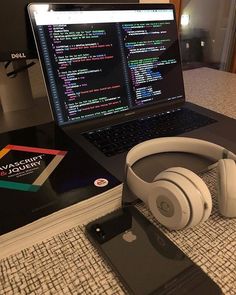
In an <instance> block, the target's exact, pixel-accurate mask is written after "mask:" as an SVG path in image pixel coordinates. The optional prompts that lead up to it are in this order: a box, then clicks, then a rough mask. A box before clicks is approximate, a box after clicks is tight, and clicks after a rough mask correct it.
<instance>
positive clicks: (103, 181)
mask: <svg viewBox="0 0 236 295" xmlns="http://www.w3.org/2000/svg"><path fill="white" fill-rule="evenodd" d="M94 185H95V186H97V187H104V186H106V185H108V180H107V179H106V178H98V179H96V180H95V181H94Z"/></svg>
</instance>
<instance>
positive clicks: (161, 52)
mask: <svg viewBox="0 0 236 295" xmlns="http://www.w3.org/2000/svg"><path fill="white" fill-rule="evenodd" d="M29 11H30V15H31V20H32V24H33V28H34V34H35V37H36V41H37V47H38V51H39V55H40V58H41V63H42V66H43V71H44V78H45V81H46V85H47V90H48V94H49V97H50V102H51V107H52V111H53V114H54V118H55V120H56V121H57V123H58V124H59V125H67V124H70V123H75V122H84V121H87V120H95V119H102V118H108V116H112V115H113V116H115V115H120V116H125V115H127V114H129V113H135V112H138V111H139V110H142V109H146V108H149V109H150V108H153V107H155V106H159V105H163V103H171V104H173V102H174V101H179V100H183V99H184V88H183V80H182V79H183V78H182V70H181V61H180V52H179V44H178V38H177V29H176V21H175V14H174V10H173V6H172V5H168V4H167V5H160V4H155V5H153V4H152V5H137V4H136V5H132V4H130V5H123V4H122V5H85V4H84V5H70V4H69V5H66V4H53V5H47V4H34V5H30V7H29Z"/></svg>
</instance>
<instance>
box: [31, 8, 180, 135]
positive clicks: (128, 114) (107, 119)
mask: <svg viewBox="0 0 236 295" xmlns="http://www.w3.org/2000/svg"><path fill="white" fill-rule="evenodd" d="M45 4H48V5H49V9H52V10H55V11H73V10H74V11H76V10H85V11H86V10H89V11H96V10H97V11H98V10H135V9H139V10H140V9H143V10H148V9H172V10H173V12H174V22H175V23H176V13H175V9H174V5H173V4H171V3H168V4H166V3H164V4H163V3H161V4H159V3H158V4H131V3H129V4H124V3H120V4H94V3H91V4H72V3H70V4H68V3H57V4H51V3H41V4H40V3H31V4H29V5H28V12H29V16H30V20H31V26H32V29H33V34H34V38H35V40H36V48H37V51H38V55H39V60H40V65H41V69H42V72H43V78H44V83H45V86H46V91H47V95H48V98H49V105H50V108H51V112H52V116H53V118H54V120H55V122H56V123H57V124H58V125H59V126H61V127H69V126H70V127H71V126H72V127H73V126H76V127H78V126H79V128H80V130H81V131H86V130H91V128H94V126H96V128H101V127H104V126H107V125H111V124H117V123H120V122H123V121H127V118H128V119H129V120H132V119H134V118H137V117H139V116H142V115H143V116H145V115H147V116H148V115H153V114H156V113H160V112H163V111H168V110H171V109H174V108H179V107H181V106H182V105H183V104H184V102H185V92H184V84H183V74H182V71H181V80H182V86H183V87H182V88H183V97H182V98H179V99H176V100H174V101H165V102H161V103H158V104H152V105H149V106H144V107H142V108H141V109H135V110H128V111H124V112H121V113H119V114H112V115H108V116H104V117H100V118H94V119H89V120H88V121H76V120H75V122H69V123H65V124H60V123H59V122H58V120H57V115H56V110H55V106H54V102H53V98H52V93H51V90H50V85H49V84H48V82H47V80H48V79H47V78H46V77H45V76H47V71H46V66H45V63H44V59H43V54H42V51H41V49H40V48H39V47H38V45H37V44H38V43H39V36H38V32H37V25H36V21H35V17H34V11H35V10H34V6H39V5H45ZM176 35H177V36H178V31H177V25H176ZM178 43H179V42H178ZM179 52H180V49H179ZM180 67H181V69H182V64H181V57H180Z"/></svg>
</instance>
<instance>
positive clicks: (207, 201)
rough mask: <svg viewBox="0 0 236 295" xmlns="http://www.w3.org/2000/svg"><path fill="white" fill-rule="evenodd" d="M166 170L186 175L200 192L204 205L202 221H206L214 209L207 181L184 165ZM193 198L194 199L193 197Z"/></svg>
mask: <svg viewBox="0 0 236 295" xmlns="http://www.w3.org/2000/svg"><path fill="white" fill-rule="evenodd" d="M166 171H172V172H175V173H179V174H181V175H183V176H185V177H186V178H187V179H188V180H189V181H190V182H191V183H192V184H193V185H194V186H195V188H196V189H197V190H198V191H199V192H200V195H199V196H200V199H201V201H202V203H203V206H204V211H203V216H202V220H201V221H200V222H204V221H206V220H207V219H208V218H209V216H210V214H211V211H212V197H211V193H210V191H209V189H208V187H207V185H206V183H205V182H204V181H203V180H202V178H201V177H199V176H198V175H197V174H196V173H194V172H193V171H191V170H189V169H186V168H183V167H173V168H169V169H167V170H166ZM191 200H193V199H192V198H191Z"/></svg>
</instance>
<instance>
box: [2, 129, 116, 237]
mask: <svg viewBox="0 0 236 295" xmlns="http://www.w3.org/2000/svg"><path fill="white" fill-rule="evenodd" d="M119 184H120V182H119V181H118V180H117V179H116V178H115V177H114V176H113V175H112V174H111V173H109V172H108V171H107V170H106V169H105V168H103V167H102V166H101V165H100V164H98V163H97V162H96V160H95V159H93V158H92V157H90V156H89V155H88V154H87V153H86V152H85V151H84V150H83V149H82V148H80V147H79V146H78V145H77V144H76V143H74V142H73V141H72V140H71V139H70V138H69V137H68V136H67V135H66V134H65V133H64V132H63V131H62V130H61V129H60V128H59V127H57V126H56V125H55V124H54V123H48V124H44V125H40V126H34V127H29V128H25V129H20V130H16V131H11V132H8V133H3V134H0V203H1V205H0V240H1V241H3V238H2V236H1V235H5V236H6V234H7V233H9V232H11V231H14V230H16V229H19V228H21V227H24V226H26V232H27V228H28V229H29V228H30V227H29V226H28V227H27V225H29V224H30V223H32V222H34V221H37V220H39V219H42V218H44V221H45V220H46V219H45V217H47V216H50V215H51V214H53V213H56V212H58V211H59V210H62V209H64V208H68V210H66V211H64V212H65V213H63V214H62V215H60V214H59V216H61V217H62V219H63V218H66V216H67V215H68V214H70V210H71V212H74V211H73V210H77V213H76V215H80V214H81V216H82V215H86V214H88V212H89V211H91V212H93V211H94V210H95V212H96V207H97V208H100V206H101V204H102V203H103V204H106V202H107V201H109V197H111V198H112V196H113V195H114V193H113V191H114V192H116V193H115V195H116V196H117V200H118V199H119V197H120V195H119V197H118V193H117V191H119V189H118V190H116V187H117V186H118V185H119ZM93 197H95V199H94V201H92V202H89V201H88V202H86V200H89V199H90V198H93ZM100 200H101V202H100ZM79 203H81V205H80V204H79ZM76 204H78V208H77V207H76V208H77V209H74V207H73V206H72V205H76ZM104 206H105V205H104ZM70 207H71V208H70ZM86 212H87V213H86ZM95 216H96V215H95ZM77 217H78V216H77ZM49 219H50V218H49ZM81 220H82V219H81ZM53 222H54V223H55V222H56V219H55V220H54V221H53ZM39 228H40V227H39ZM18 232H19V231H18ZM12 235H13V234H12ZM12 235H10V234H8V237H12ZM1 238H2V239H1ZM4 239H5V238H4Z"/></svg>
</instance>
